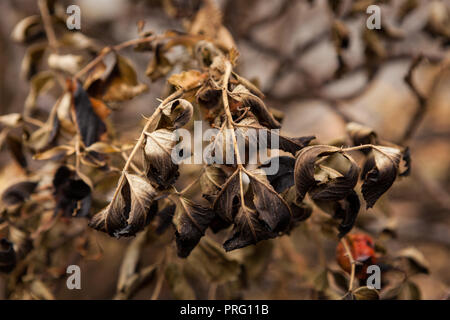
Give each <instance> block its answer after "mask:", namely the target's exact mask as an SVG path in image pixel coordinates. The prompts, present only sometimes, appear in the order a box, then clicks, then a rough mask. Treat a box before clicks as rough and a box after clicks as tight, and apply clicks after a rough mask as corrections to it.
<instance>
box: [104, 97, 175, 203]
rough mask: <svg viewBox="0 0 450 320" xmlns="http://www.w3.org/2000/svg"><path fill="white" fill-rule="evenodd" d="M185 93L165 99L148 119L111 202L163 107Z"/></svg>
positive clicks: (123, 170) (126, 163)
mask: <svg viewBox="0 0 450 320" xmlns="http://www.w3.org/2000/svg"><path fill="white" fill-rule="evenodd" d="M183 93H184V91H183V90H181V89H180V90H177V91H175V92H174V93H172V94H171V95H170V96H168V97H167V98H165V99H164V100H163V101H162V102H161V103H160V104H159V106H158V107H157V108H156V110H155V112H153V114H152V115H151V116H150V118H148V119H147V122H146V124H145V126H144V128H143V129H142V132H141V135H140V136H139V139H138V141H137V142H136V144H135V145H134V148H133V150H132V151H131V153H130V155H129V156H128V159H127V161H126V162H125V165H124V167H123V169H122V174H121V175H120V178H119V182H118V183H117V188H116V191H115V192H114V195H113V198H112V200H111V201H114V199H115V198H116V197H117V195H118V194H119V191H120V189H121V187H122V183H123V182H124V179H125V172H127V170H128V168H129V167H130V165H131V161H132V160H133V157H134V156H135V154H136V152H137V151H138V150H139V148H140V147H141V146H142V143H143V142H144V139H145V133H146V132H147V130H148V129H149V128H150V126H151V125H152V123H153V121H154V120H155V119H156V117H157V116H158V115H159V114H160V112H161V109H162V107H163V106H165V105H166V104H167V103H169V102H170V101H172V100H174V99H176V98H178V97H180V96H181V95H182V94H183Z"/></svg>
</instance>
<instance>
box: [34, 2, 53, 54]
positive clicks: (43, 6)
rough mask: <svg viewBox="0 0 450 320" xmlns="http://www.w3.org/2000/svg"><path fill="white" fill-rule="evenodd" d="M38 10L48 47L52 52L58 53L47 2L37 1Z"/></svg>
mask: <svg viewBox="0 0 450 320" xmlns="http://www.w3.org/2000/svg"><path fill="white" fill-rule="evenodd" d="M38 5H39V10H40V12H41V16H42V21H43V22H44V29H45V34H46V35H47V39H48V45H49V46H50V48H51V49H52V51H54V52H58V40H56V35H55V30H54V29H53V25H52V17H51V16H50V12H49V11H48V7H47V1H45V0H39V1H38Z"/></svg>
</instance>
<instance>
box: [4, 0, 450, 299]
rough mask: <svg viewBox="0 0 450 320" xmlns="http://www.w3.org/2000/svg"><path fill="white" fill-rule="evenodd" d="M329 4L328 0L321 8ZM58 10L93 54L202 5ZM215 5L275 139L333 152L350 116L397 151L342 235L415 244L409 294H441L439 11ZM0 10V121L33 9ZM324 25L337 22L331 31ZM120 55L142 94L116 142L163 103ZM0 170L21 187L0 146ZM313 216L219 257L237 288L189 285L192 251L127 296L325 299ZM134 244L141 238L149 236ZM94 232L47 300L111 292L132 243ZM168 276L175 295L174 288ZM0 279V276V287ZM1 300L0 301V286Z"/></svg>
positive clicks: (292, 3) (448, 147)
mask: <svg viewBox="0 0 450 320" xmlns="http://www.w3.org/2000/svg"><path fill="white" fill-rule="evenodd" d="M331 2H336V3H338V2H339V7H338V8H334V10H335V11H334V12H333V5H332V4H331V5H330V3H331ZM60 3H62V4H63V5H66V6H67V5H69V4H77V5H79V6H80V8H81V32H82V33H83V34H84V35H86V36H88V37H89V38H91V39H95V42H96V44H97V45H98V46H99V47H100V48H101V47H103V46H106V45H114V44H118V43H121V42H123V41H126V40H129V39H134V38H136V37H137V36H138V31H137V22H138V21H140V20H142V21H145V29H146V30H152V31H154V32H155V33H162V32H164V31H166V30H169V29H171V30H183V29H184V26H185V23H186V22H185V21H186V20H189V19H191V18H192V17H193V16H195V13H196V12H197V10H199V8H200V7H201V1H195V0H185V1H183V0H167V1H166V0H160V1H158V0H147V1H145V0H133V1H131V0H130V1H126V0H96V1H89V0H75V1H60ZM215 3H216V5H217V6H218V7H219V8H220V10H221V11H222V14H223V18H222V19H223V24H224V26H225V27H226V28H228V30H229V31H230V33H231V34H232V36H233V38H234V41H235V43H236V45H237V48H238V50H239V52H240V57H239V62H238V67H237V71H238V72H239V74H241V75H242V76H244V77H246V78H247V79H250V80H251V81H253V82H254V83H255V84H257V85H258V86H259V87H260V88H261V90H262V91H263V92H264V94H265V95H266V100H265V101H266V104H267V105H268V106H270V107H271V108H275V109H278V110H281V111H282V112H284V120H283V123H282V124H283V127H282V130H283V131H284V132H285V133H286V134H287V135H290V136H304V135H315V136H316V137H317V140H318V141H319V142H323V143H333V141H339V140H342V139H343V138H344V137H345V136H346V131H345V128H346V124H347V123H348V122H349V121H355V122H359V123H361V124H364V125H366V126H369V127H371V128H373V129H374V130H375V131H376V132H377V133H378V136H379V137H381V138H382V139H384V140H387V141H392V142H394V143H399V144H403V145H407V146H409V148H410V152H411V158H412V173H411V176H410V177H407V178H402V179H399V180H398V181H396V183H395V184H394V186H393V188H392V189H391V190H390V191H389V192H388V193H387V194H386V195H385V196H383V198H382V199H381V200H380V203H378V204H377V205H376V206H375V207H374V208H373V209H371V210H369V211H366V210H364V209H363V208H362V209H361V210H362V211H361V213H360V215H359V217H358V221H357V228H356V230H354V231H353V232H365V233H369V234H370V235H372V236H373V238H374V239H375V241H376V242H377V244H378V245H379V246H380V247H382V248H384V249H381V251H383V250H385V251H384V252H385V254H387V255H391V256H394V255H395V254H396V253H398V252H400V251H401V250H402V249H405V248H410V247H414V248H416V249H417V250H418V251H420V252H421V253H422V254H423V257H422V258H423V259H424V261H422V262H423V263H426V264H427V268H428V271H429V272H428V274H424V273H418V274H415V275H414V276H413V278H411V279H412V281H413V282H414V283H415V284H416V285H417V287H418V288H419V290H420V297H421V298H424V299H443V298H448V297H449V294H450V291H449V286H450V267H449V266H450V215H449V214H450V210H449V209H450V196H449V193H450V144H449V141H450V69H449V68H448V63H447V67H443V62H442V61H446V60H447V61H448V59H449V44H450V36H449V35H450V2H449V1H425V0H423V1H420V0H417V1H409V0H391V1H345V0H344V1H330V3H329V2H328V1H321V0H313V1H306V0H305V1H302V0H279V1H271V0H246V1H240V0H218V1H215ZM372 3H376V4H378V5H379V6H380V8H381V17H382V26H383V32H382V33H380V34H377V36H376V37H375V39H374V37H372V36H371V34H370V33H369V32H367V29H366V28H365V23H366V19H367V17H368V15H367V14H366V13H365V8H367V6H368V5H370V4H372ZM336 6H337V5H336ZM0 12H1V16H2V19H0V113H1V114H2V115H3V114H7V113H13V112H22V110H23V109H24V103H25V99H26V97H27V96H28V94H29V91H30V85H29V81H28V80H27V78H26V76H24V75H23V72H21V70H22V69H23V60H24V57H25V56H26V54H27V48H28V47H27V46H26V45H23V44H18V43H15V42H14V41H12V40H11V33H12V31H13V29H14V26H15V25H16V24H17V23H18V22H19V21H20V20H21V19H23V18H25V17H27V16H30V15H36V14H39V9H38V6H37V3H36V1H34V0H14V1H13V0H4V1H1V2H0ZM337 20H338V21H339V22H340V23H342V24H344V25H345V28H344V31H342V32H341V33H340V31H339V30H341V29H339V24H338V23H336V21H337ZM343 38H344V39H343ZM342 41H345V43H344V44H343V43H342ZM337 43H338V44H337ZM337 48H338V49H337ZM123 54H124V55H125V56H127V57H128V58H130V59H131V60H132V61H133V64H134V66H135V68H136V70H137V71H138V77H139V79H140V80H141V81H142V82H144V83H146V84H148V86H149V91H148V92H147V93H145V94H142V95H140V96H138V97H136V98H134V99H132V100H130V101H126V102H123V103H121V105H120V108H118V110H116V111H115V112H113V113H112V114H111V116H110V121H111V122H112V123H113V124H114V126H115V130H116V131H117V132H120V134H121V139H123V140H124V141H134V139H136V137H137V135H138V134H139V132H140V129H139V128H138V127H140V125H139V126H138V124H139V123H140V120H141V119H142V118H141V115H147V116H148V115H150V114H151V113H152V111H153V110H154V108H155V106H156V105H157V100H156V99H157V98H160V97H162V96H163V95H164V92H165V91H164V90H165V80H164V79H160V80H157V81H154V82H152V81H151V80H150V79H149V78H147V77H146V76H145V69H146V67H147V64H148V62H149V59H150V55H149V54H146V53H138V52H134V51H133V50H132V49H126V50H124V51H123ZM419 55H422V56H423V57H424V58H423V59H421V60H420V63H419V64H418V65H417V67H416V68H415V69H414V72H413V81H414V83H415V85H416V87H417V88H418V91H419V93H420V94H422V95H423V96H425V97H426V102H425V103H424V104H423V105H421V104H420V102H419V100H418V99H417V95H416V94H415V93H414V92H412V90H411V88H410V87H409V86H408V85H407V83H406V82H405V79H404V78H405V76H406V75H407V73H408V71H409V70H410V67H411V64H412V63H413V61H414V59H415V58H416V57H417V56H419ZM86 62H87V61H86ZM54 101H55V96H54V95H53V94H52V91H51V90H50V91H48V92H46V93H43V94H42V95H40V96H39V98H38V99H37V102H36V105H37V106H38V108H39V109H42V110H43V112H49V110H50V109H51V106H52V105H53V103H54ZM411 127H413V129H412V130H411V132H408V128H411ZM0 164H1V169H0V189H1V190H3V189H4V188H6V187H7V186H8V185H9V184H11V183H12V182H14V181H16V180H18V179H20V176H21V175H22V173H21V170H20V168H18V166H17V165H15V164H13V163H12V159H11V156H10V154H9V153H8V152H7V151H6V150H5V149H3V150H2V152H1V155H0ZM1 190H0V191H1ZM321 219H322V217H321V216H320V215H315V213H313V215H312V218H311V219H310V220H308V221H307V222H306V223H304V225H302V226H300V227H299V228H297V229H295V230H294V232H293V233H292V234H291V236H289V237H288V236H283V237H281V238H277V239H275V240H270V241H264V242H262V243H260V244H258V245H257V246H254V247H251V248H245V249H242V250H238V251H236V252H232V253H229V254H227V256H229V257H231V258H232V259H236V261H240V263H239V264H238V265H234V264H233V265H232V266H230V267H229V269H230V268H231V269H232V270H235V269H239V270H240V269H241V268H244V267H245V269H246V271H245V279H242V277H243V275H242V274H243V272H238V271H236V272H235V271H230V272H232V275H230V277H228V278H227V277H225V278H223V277H222V278H221V277H218V276H217V275H212V276H211V274H210V276H211V277H212V278H211V279H212V280H211V281H206V282H205V281H196V280H195V279H196V278H195V274H196V272H197V271H196V270H197V269H196V268H197V267H196V264H198V263H200V262H198V261H197V262H196V261H195V260H193V259H200V258H201V257H199V256H198V255H197V256H196V255H195V254H194V255H193V256H194V258H191V257H190V258H188V259H187V261H181V262H180V261H178V260H179V259H178V258H175V257H173V258H171V259H169V261H170V268H172V269H173V270H172V269H170V268H169V269H170V270H172V271H173V272H171V273H166V274H165V280H161V279H162V276H159V275H158V272H155V275H154V276H153V277H150V278H151V279H150V280H149V281H148V282H146V284H145V285H144V286H143V287H142V288H141V289H140V290H139V291H137V292H136V293H135V294H133V296H132V298H137V299H148V298H150V297H151V296H152V295H153V294H154V292H155V287H157V286H160V292H159V295H158V297H159V298H161V299H172V298H185V297H191V298H192V297H193V298H198V299H206V298H225V299H228V298H244V299H316V298H330V296H326V297H325V296H324V295H323V294H322V292H321V290H320V288H318V286H319V287H320V285H322V284H320V281H321V278H320V277H321V274H320V272H321V270H328V269H329V270H334V271H335V273H331V278H333V279H331V278H330V279H328V280H329V282H339V279H340V276H342V277H344V276H345V275H342V273H339V270H340V269H339V266H338V265H337V263H336V257H335V255H336V253H335V250H336V245H337V242H336V240H333V239H331V238H329V237H326V236H325V235H323V234H322V233H319V232H317V231H319V230H321V229H322V228H324V227H323V226H321V221H322V220H321ZM84 224H86V221H85V220H83V219H81V220H80V221H77V222H76V223H75V224H74V225H73V224H71V225H70V228H76V227H77V225H78V226H81V225H84ZM68 226H69V225H68ZM93 233H94V232H93ZM146 236H147V237H150V239H152V235H146ZM94 237H95V239H96V245H98V246H99V247H100V248H101V252H102V253H101V257H90V258H86V259H85V258H80V253H79V252H78V251H77V250H76V247H77V246H79V245H80V244H79V243H74V244H73V245H72V246H71V247H69V248H68V249H67V250H68V251H69V252H70V254H69V255H68V257H64V258H61V260H60V261H59V262H58V261H57V262H55V264H56V265H58V264H59V265H60V267H61V265H64V264H65V265H67V261H76V262H77V264H78V265H80V267H81V270H82V290H72V291H71V290H67V289H66V287H65V280H64V278H63V277H62V278H59V280H58V279H57V280H55V281H53V282H52V284H51V285H50V286H51V292H52V295H53V296H54V297H55V298H60V299H111V298H114V297H117V293H116V287H117V281H118V277H119V273H120V267H121V264H122V262H123V260H124V256H125V254H126V252H128V251H127V250H126V249H127V248H129V245H130V243H132V242H133V239H120V240H116V239H113V238H110V237H107V236H105V235H104V234H100V233H95V236H94ZM171 237H172V235H168V234H166V235H165V236H164V237H163V238H164V239H163V240H161V239H159V240H155V239H153V240H151V241H150V243H151V244H150V245H148V246H146V247H145V248H144V249H143V251H142V254H141V257H142V259H141V261H140V265H142V266H147V265H151V264H153V263H155V262H157V261H159V260H158V259H160V254H159V253H160V251H161V250H162V248H164V247H167V246H169V247H171V246H172V247H173V246H174V243H173V241H171ZM166 238H167V239H166ZM80 241H81V240H80ZM152 241H153V242H152ZM194 252H195V251H194ZM241 262H242V263H241ZM244 262H245V263H244ZM166 263H167V262H166ZM243 265H245V266H243ZM50 267H51V266H49V268H50ZM52 267H53V266H52ZM229 269H227V270H229ZM223 272H225V271H223ZM174 279H175V280H174ZM177 279H178V280H177ZM180 279H181V280H180ZM173 281H178V282H179V283H183V286H182V287H177V288H175V289H174V286H173V285H172V284H171V283H172V282H173ZM5 283H6V278H5V277H2V278H0V288H1V287H2V285H3V286H5ZM330 285H331V284H330ZM334 285H337V286H339V284H338V283H337V284H336V283H335V284H334ZM158 290H159V289H158ZM192 294H194V296H192ZM402 297H403V298H414V297H416V298H417V296H414V295H413V294H412V293H410V295H409V296H408V295H407V294H406V293H404V295H403V296H402ZM0 298H5V296H4V295H3V296H2V291H1V290H0ZM400 298H401V297H400Z"/></svg>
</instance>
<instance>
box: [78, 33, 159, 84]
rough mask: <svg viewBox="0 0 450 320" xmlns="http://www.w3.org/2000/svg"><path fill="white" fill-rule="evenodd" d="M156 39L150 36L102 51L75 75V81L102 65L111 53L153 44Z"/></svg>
mask: <svg viewBox="0 0 450 320" xmlns="http://www.w3.org/2000/svg"><path fill="white" fill-rule="evenodd" d="M155 39H156V36H153V35H152V36H148V37H145V38H139V39H132V40H128V41H125V42H123V43H119V44H117V45H115V46H113V47H105V48H103V49H102V50H101V51H100V54H99V55H98V56H97V57H95V58H94V60H92V61H91V62H89V63H88V64H87V65H86V66H85V67H83V69H81V70H80V71H78V72H77V73H76V74H75V76H74V79H79V78H80V77H81V76H83V75H84V74H85V73H87V72H89V70H91V69H92V68H93V67H95V66H96V65H97V64H98V63H100V61H102V60H103V59H104V58H105V57H106V56H107V55H108V54H109V53H111V52H113V51H120V50H122V49H124V48H127V47H130V46H133V45H137V44H140V43H146V42H152V41H153V40H155Z"/></svg>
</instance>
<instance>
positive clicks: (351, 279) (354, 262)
mask: <svg viewBox="0 0 450 320" xmlns="http://www.w3.org/2000/svg"><path fill="white" fill-rule="evenodd" d="M341 242H342V245H343V246H344V249H345V252H346V254H347V256H348V260H349V261H350V265H351V268H352V269H351V273H350V282H349V284H348V291H349V292H352V290H353V282H354V281H355V269H356V261H355V260H354V259H353V255H352V252H351V251H350V247H349V246H348V243H347V240H346V239H345V238H342V239H341Z"/></svg>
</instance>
